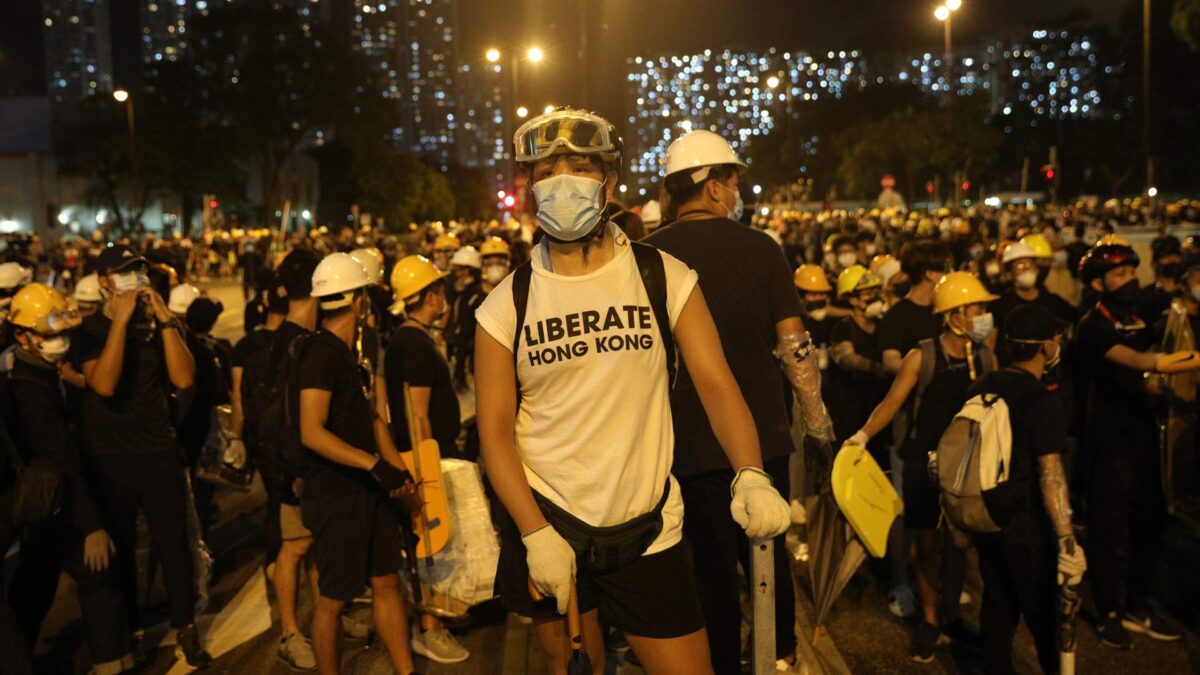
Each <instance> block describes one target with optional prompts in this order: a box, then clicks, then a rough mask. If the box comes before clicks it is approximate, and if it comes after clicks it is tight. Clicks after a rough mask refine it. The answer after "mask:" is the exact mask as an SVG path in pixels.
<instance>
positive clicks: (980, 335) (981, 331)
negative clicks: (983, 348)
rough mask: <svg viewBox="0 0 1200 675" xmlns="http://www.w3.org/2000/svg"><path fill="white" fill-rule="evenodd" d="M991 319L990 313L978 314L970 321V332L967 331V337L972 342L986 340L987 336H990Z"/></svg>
mask: <svg viewBox="0 0 1200 675" xmlns="http://www.w3.org/2000/svg"><path fill="white" fill-rule="evenodd" d="M993 322H994V320H993V318H992V314H991V312H988V313H987V314H980V315H979V316H977V317H975V318H974V319H971V330H969V331H967V337H969V338H971V341H972V342H975V343H979V342H983V341H984V340H986V339H987V336H989V335H991V334H992V325H993Z"/></svg>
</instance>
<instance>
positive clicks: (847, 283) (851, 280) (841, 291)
mask: <svg viewBox="0 0 1200 675" xmlns="http://www.w3.org/2000/svg"><path fill="white" fill-rule="evenodd" d="M882 285H883V280H882V279H880V278H879V277H877V276H875V275H874V274H872V273H871V271H870V270H868V269H867V268H865V267H863V266H862V265H851V266H849V267H847V268H846V269H844V270H842V273H841V274H839V275H838V280H837V294H838V297H839V298H840V297H843V296H845V295H846V294H847V293H851V292H854V291H865V290H867V289H868V288H879V287H880V286H882Z"/></svg>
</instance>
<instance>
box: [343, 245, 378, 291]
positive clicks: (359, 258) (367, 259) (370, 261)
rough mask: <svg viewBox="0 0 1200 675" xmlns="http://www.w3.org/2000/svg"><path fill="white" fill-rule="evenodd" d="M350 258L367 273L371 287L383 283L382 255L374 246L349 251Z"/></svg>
mask: <svg viewBox="0 0 1200 675" xmlns="http://www.w3.org/2000/svg"><path fill="white" fill-rule="evenodd" d="M350 257H351V258H354V260H355V261H356V262H357V263H358V264H359V265H362V266H363V269H364V270H366V271H367V278H368V279H370V280H371V285H372V286H378V285H379V284H381V283H383V253H382V252H381V251H380V250H379V249H377V248H375V247H374V246H371V247H369V248H356V249H354V250H353V251H350Z"/></svg>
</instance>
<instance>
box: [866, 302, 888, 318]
mask: <svg viewBox="0 0 1200 675" xmlns="http://www.w3.org/2000/svg"><path fill="white" fill-rule="evenodd" d="M886 311H887V305H884V304H883V301H882V300H874V301H872V302H871V303H870V304H869V305H867V308H866V309H864V310H863V314H864V315H866V317H867V318H868V319H878V318H879V317H881V316H883V313H884V312H886Z"/></svg>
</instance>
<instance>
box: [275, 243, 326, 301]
mask: <svg viewBox="0 0 1200 675" xmlns="http://www.w3.org/2000/svg"><path fill="white" fill-rule="evenodd" d="M320 262H321V259H320V258H319V257H318V256H317V254H316V253H314V252H313V251H311V250H309V249H307V248H297V249H293V250H292V252H291V253H289V254H287V257H286V258H284V259H283V263H282V264H280V265H279V284H280V285H281V286H283V289H284V290H285V291H287V294H288V299H290V300H303V299H305V298H307V297H309V296H311V295H312V275H313V272H315V271H316V269H317V265H318V264H320Z"/></svg>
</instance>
